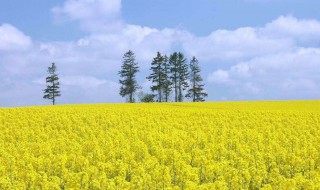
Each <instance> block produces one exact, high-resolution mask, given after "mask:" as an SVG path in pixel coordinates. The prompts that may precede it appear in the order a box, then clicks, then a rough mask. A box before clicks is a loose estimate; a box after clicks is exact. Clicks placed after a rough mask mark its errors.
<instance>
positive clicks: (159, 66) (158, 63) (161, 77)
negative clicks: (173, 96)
mask: <svg viewBox="0 0 320 190" xmlns="http://www.w3.org/2000/svg"><path fill="white" fill-rule="evenodd" d="M150 70H151V71H152V73H151V74H150V75H149V76H148V77H147V79H148V80H149V81H151V82H152V83H153V84H154V85H153V86H151V90H152V92H154V91H157V93H158V94H157V95H158V101H159V102H162V92H163V88H164V84H165V81H166V78H165V77H166V76H165V72H164V57H163V56H162V55H161V53H160V52H158V53H157V56H156V57H155V58H153V61H152V63H151V69H150Z"/></svg>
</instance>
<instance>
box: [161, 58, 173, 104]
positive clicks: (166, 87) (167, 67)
mask: <svg viewBox="0 0 320 190" xmlns="http://www.w3.org/2000/svg"><path fill="white" fill-rule="evenodd" d="M163 73H164V75H163V76H164V83H163V87H162V90H163V93H164V101H165V102H168V101H169V96H170V93H171V88H172V87H171V85H172V83H171V80H170V73H171V71H170V64H169V59H168V56H167V55H165V56H164V57H163Z"/></svg>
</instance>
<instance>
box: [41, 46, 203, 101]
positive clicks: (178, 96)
mask: <svg viewBox="0 0 320 190" xmlns="http://www.w3.org/2000/svg"><path fill="white" fill-rule="evenodd" d="M56 71H57V66H56V65H55V63H52V65H51V67H48V70H47V72H48V76H47V77H46V84H47V87H46V88H45V89H44V90H43V92H44V96H43V98H44V99H48V100H50V101H51V102H52V104H53V105H55V103H56V98H57V97H60V96H61V91H60V82H59V76H58V74H57V73H56ZM150 71H151V74H150V75H149V76H147V77H146V79H148V80H149V81H150V82H151V83H152V86H151V87H150V89H151V91H152V92H153V94H143V93H142V94H140V101H141V102H155V101H156V102H169V101H170V96H171V95H173V97H174V101H175V102H183V100H184V98H189V99H191V100H192V101H193V102H203V101H205V98H206V97H207V96H208V94H207V93H206V92H205V91H204V84H203V79H202V77H201V75H200V72H201V70H200V66H199V62H198V60H197V59H196V57H193V58H192V59H191V61H190V62H189V63H188V62H187V59H186V58H185V56H184V54H183V53H181V52H174V53H172V54H171V55H170V56H169V57H168V56H167V55H162V54H161V53H160V52H157V55H156V57H154V58H153V60H152V62H151V67H150ZM138 72H139V66H138V63H137V62H136V58H135V54H134V53H133V52H132V51H131V50H129V51H128V52H126V53H125V54H124V55H123V61H122V65H121V70H120V71H119V72H118V75H119V76H120V80H119V83H120V85H121V87H120V93H119V94H120V95H121V96H122V97H126V99H127V102H130V103H133V102H136V99H135V95H136V93H137V91H138V90H139V89H141V87H140V86H139V85H138V82H137V78H136V77H137V73H138Z"/></svg>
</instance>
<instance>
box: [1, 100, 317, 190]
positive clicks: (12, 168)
mask: <svg viewBox="0 0 320 190" xmlns="http://www.w3.org/2000/svg"><path fill="white" fill-rule="evenodd" d="M0 189H200V190H201V189H320V101H282V102H270V101H266V102H222V103H165V104H97V105H61V106H43V107H41V106H39V107H23V108H2V109H0Z"/></svg>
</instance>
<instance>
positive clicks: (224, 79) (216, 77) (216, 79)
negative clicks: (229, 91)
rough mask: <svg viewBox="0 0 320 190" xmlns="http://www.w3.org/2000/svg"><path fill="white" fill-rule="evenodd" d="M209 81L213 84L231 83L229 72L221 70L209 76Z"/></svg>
mask: <svg viewBox="0 0 320 190" xmlns="http://www.w3.org/2000/svg"><path fill="white" fill-rule="evenodd" d="M208 81H209V82H212V83H224V84H227V83H229V82H230V79H229V72H228V71H224V70H220V69H219V70H217V71H215V72H213V73H211V74H210V75H209V76H208Z"/></svg>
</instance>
